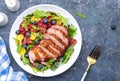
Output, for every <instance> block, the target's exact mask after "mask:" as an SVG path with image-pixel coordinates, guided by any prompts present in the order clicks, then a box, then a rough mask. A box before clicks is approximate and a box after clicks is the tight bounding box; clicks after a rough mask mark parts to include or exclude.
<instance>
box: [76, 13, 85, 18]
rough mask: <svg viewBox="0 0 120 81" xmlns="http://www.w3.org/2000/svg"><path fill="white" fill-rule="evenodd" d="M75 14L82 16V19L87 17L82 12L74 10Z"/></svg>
mask: <svg viewBox="0 0 120 81" xmlns="http://www.w3.org/2000/svg"><path fill="white" fill-rule="evenodd" d="M76 15H77V16H78V17H79V18H82V19H86V18H87V17H86V16H85V15H84V14H82V13H80V12H76Z"/></svg>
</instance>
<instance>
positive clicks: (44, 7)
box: [9, 4, 82, 77]
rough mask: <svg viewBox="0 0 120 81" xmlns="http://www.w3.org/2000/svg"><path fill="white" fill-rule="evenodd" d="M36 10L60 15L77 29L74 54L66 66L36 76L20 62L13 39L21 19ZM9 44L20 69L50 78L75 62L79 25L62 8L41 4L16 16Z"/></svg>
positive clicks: (79, 36) (79, 45)
mask: <svg viewBox="0 0 120 81" xmlns="http://www.w3.org/2000/svg"><path fill="white" fill-rule="evenodd" d="M36 9H40V10H44V11H52V12H56V13H60V14H61V15H63V16H64V17H66V18H68V20H69V24H73V25H74V26H75V27H76V28H77V34H76V35H75V37H74V38H75V39H76V40H77V44H76V45H75V47H74V49H75V50H74V53H73V54H72V55H71V57H70V59H69V61H68V62H67V63H66V64H63V65H61V66H60V67H58V68H57V69H56V70H55V71H51V70H47V71H45V72H44V73H42V72H38V73H37V74H35V73H34V72H33V71H32V69H31V67H29V66H28V65H24V64H23V63H22V62H21V60H20V55H19V54H18V53H17V51H16V48H17V46H16V44H15V41H14V39H13V38H14V37H15V36H16V34H15V31H16V30H18V29H19V25H20V23H21V22H22V20H23V17H24V16H26V15H28V14H30V13H31V12H33V11H34V10H36ZM9 44H10V50H11V53H12V56H13V58H14V59H15V61H16V62H17V64H18V65H19V66H20V67H21V68H23V69H24V70H25V71H27V72H28V73H30V74H33V75H36V76H41V77H50V76H55V75H58V74H60V73H63V72H64V71H66V70H68V69H69V68H70V67H71V66H72V65H73V64H74V63H75V61H76V60H77V57H78V56H79V53H80V50H81V46H82V37H81V31H80V28H79V25H78V24H77V22H76V20H75V19H74V17H73V16H72V15H71V14H70V13H69V12H68V11H66V10H64V9H63V8H60V7H58V6H55V5H50V4H41V5H37V6H33V7H31V8H29V9H27V10H25V11H24V12H23V13H22V14H20V16H18V18H17V19H16V20H15V22H14V24H13V26H12V28H11V31H10V37H9ZM16 68H17V67H16Z"/></svg>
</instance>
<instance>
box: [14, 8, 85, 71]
mask: <svg viewBox="0 0 120 81" xmlns="http://www.w3.org/2000/svg"><path fill="white" fill-rule="evenodd" d="M77 15H79V16H80V17H83V18H85V16H84V15H82V14H80V13H77ZM44 18H46V19H47V23H46V21H45V19H44ZM52 20H55V21H54V22H56V23H55V24H56V25H62V26H65V27H68V35H69V38H70V39H73V37H74V35H75V34H76V32H77V28H75V27H74V25H73V24H71V25H69V26H68V18H65V17H63V16H62V15H60V14H59V13H54V12H45V11H43V10H35V11H34V12H32V13H31V14H28V15H27V16H25V17H23V21H22V22H21V24H20V27H19V30H18V31H17V35H16V37H15V38H13V39H14V40H15V42H16V45H17V49H16V50H17V52H18V53H19V54H20V53H21V54H20V55H21V61H22V62H23V64H25V65H29V66H30V67H31V68H32V70H33V72H35V73H37V72H44V71H45V70H47V69H51V70H53V71H54V70H56V69H57V68H58V67H59V66H60V65H62V64H65V63H67V62H68V60H69V58H70V56H71V54H72V53H73V52H74V45H70V46H69V47H68V48H67V50H66V52H65V54H64V55H63V56H61V57H60V58H59V59H58V60H54V59H50V60H49V61H48V62H47V63H46V65H42V64H41V67H40V68H35V67H33V66H32V64H31V63H30V61H29V58H28V57H26V56H25V54H27V53H28V51H29V50H30V49H31V48H33V47H34V46H35V45H37V44H39V42H40V40H41V39H42V38H43V34H45V32H47V29H48V28H50V27H51V26H52V25H55V24H52V23H51V21H52ZM44 22H45V23H44ZM49 25H50V26H49ZM26 32H27V35H26ZM28 35H29V36H30V37H28ZM36 43H37V44H36ZM21 51H22V52H21ZM36 64H37V65H39V64H40V63H36Z"/></svg>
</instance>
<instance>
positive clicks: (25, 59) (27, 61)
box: [20, 55, 30, 65]
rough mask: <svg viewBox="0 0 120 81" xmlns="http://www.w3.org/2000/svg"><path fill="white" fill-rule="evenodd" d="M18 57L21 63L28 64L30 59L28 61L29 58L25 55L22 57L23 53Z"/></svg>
mask: <svg viewBox="0 0 120 81" xmlns="http://www.w3.org/2000/svg"><path fill="white" fill-rule="evenodd" d="M20 59H21V61H22V62H23V64H25V65H26V64H30V61H29V59H28V58H26V57H24V55H22V56H21V57H20Z"/></svg>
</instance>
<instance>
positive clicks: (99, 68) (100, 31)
mask: <svg viewBox="0 0 120 81" xmlns="http://www.w3.org/2000/svg"><path fill="white" fill-rule="evenodd" d="M79 1H80V2H79ZM20 3H21V8H20V9H19V10H18V11H17V12H11V11H9V10H8V9H7V7H6V5H5V3H4V0H1V1H0V11H2V12H4V13H6V14H7V15H8V17H9V22H8V24H7V25H6V26H4V27H0V35H1V36H2V37H3V39H4V40H5V42H6V44H7V51H8V53H9V56H10V60H11V66H12V67H14V70H15V71H23V70H22V68H20V67H19V66H18V65H17V64H16V62H15V61H14V59H13V57H12V56H11V52H10V49H9V32H10V29H11V26H12V24H13V23H14V21H15V19H16V18H17V17H18V15H20V14H21V13H22V12H23V11H24V10H25V9H27V8H29V7H31V6H34V5H38V4H54V5H57V6H60V7H62V8H64V9H66V10H67V11H69V12H70V13H71V14H72V15H73V16H74V17H75V19H76V20H77V21H78V23H79V25H80V28H81V32H82V37H83V44H82V49H81V52H80V55H79V58H78V59H77V61H76V62H75V64H74V65H73V66H72V67H71V68H70V69H69V70H67V71H66V72H64V73H62V74H60V75H58V76H55V77H50V78H42V77H36V76H33V75H30V74H28V73H26V72H25V74H26V75H27V78H28V80H29V81H80V79H81V77H82V75H83V73H84V71H85V69H86V67H87V61H86V57H87V55H88V54H89V52H90V51H91V50H92V48H93V47H94V46H95V45H96V44H99V45H101V46H103V52H102V53H101V56H100V58H99V59H98V61H97V63H96V64H95V65H94V66H93V67H92V68H91V69H90V71H89V74H88V75H87V77H86V80H85V81H120V0H89V1H88V0H20ZM75 12H81V13H84V14H85V15H86V16H87V19H80V18H78V17H77V16H76V15H75ZM111 24H114V25H116V27H117V28H116V30H112V29H111V28H110V25H111ZM23 72H24V71H23Z"/></svg>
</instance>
